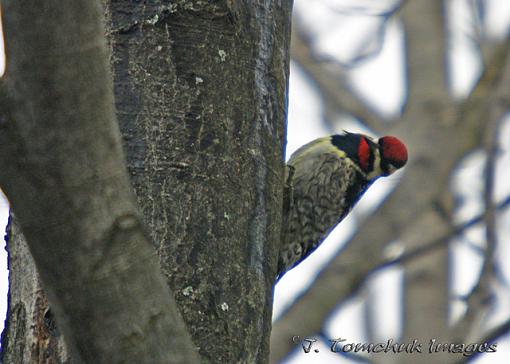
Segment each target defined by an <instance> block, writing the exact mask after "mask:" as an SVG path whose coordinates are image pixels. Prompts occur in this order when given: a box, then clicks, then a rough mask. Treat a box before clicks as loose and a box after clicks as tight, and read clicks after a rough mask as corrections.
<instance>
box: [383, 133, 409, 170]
mask: <svg viewBox="0 0 510 364" xmlns="http://www.w3.org/2000/svg"><path fill="white" fill-rule="evenodd" d="M379 146H380V148H381V154H382V158H384V159H386V160H387V161H389V162H390V163H391V164H392V165H394V166H395V167H397V168H401V167H403V166H404V165H405V164H406V163H407V148H406V146H405V145H404V143H402V142H401V141H400V140H398V139H397V138H395V137H393V136H384V137H382V138H380V139H379Z"/></svg>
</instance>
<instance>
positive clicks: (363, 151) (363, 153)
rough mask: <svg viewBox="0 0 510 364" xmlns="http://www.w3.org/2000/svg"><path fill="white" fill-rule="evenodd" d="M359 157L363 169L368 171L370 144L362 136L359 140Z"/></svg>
mask: <svg viewBox="0 0 510 364" xmlns="http://www.w3.org/2000/svg"><path fill="white" fill-rule="evenodd" d="M358 158H359V165H360V167H361V169H362V170H363V171H365V172H368V163H369V161H370V146H369V145H368V143H367V140H366V139H365V138H364V137H362V138H361V139H360V141H359V145H358Z"/></svg>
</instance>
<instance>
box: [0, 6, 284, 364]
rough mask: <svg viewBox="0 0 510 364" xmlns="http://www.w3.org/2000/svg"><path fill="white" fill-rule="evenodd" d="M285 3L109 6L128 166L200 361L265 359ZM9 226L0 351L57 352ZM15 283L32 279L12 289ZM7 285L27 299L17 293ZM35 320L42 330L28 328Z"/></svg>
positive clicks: (49, 358) (278, 176)
mask: <svg viewBox="0 0 510 364" xmlns="http://www.w3.org/2000/svg"><path fill="white" fill-rule="evenodd" d="M291 6H292V1H283V2H273V1H267V0H266V1H263V0H260V1H254V2H250V3H249V4H248V3H238V2H231V1H219V2H214V4H210V3H205V2H201V1H197V2H174V3H172V4H166V3H160V2H151V3H150V5H149V4H140V5H133V2H130V1H115V2H108V3H107V4H106V15H107V16H106V18H107V21H106V28H107V36H108V41H109V44H110V48H111V50H112V58H111V65H112V68H113V80H114V92H115V104H116V108H117V118H118V120H119V124H120V128H121V132H122V135H123V138H124V143H125V149H126V152H127V164H128V171H129V174H130V177H131V182H132V184H133V185H134V189H135V192H136V195H137V199H138V204H139V206H140V208H141V211H142V213H143V217H144V222H145V225H146V227H147V228H148V230H149V233H150V236H151V238H152V241H153V242H154V244H155V248H156V250H157V253H158V255H159V258H160V263H161V267H162V270H163V273H164V275H165V277H166V279H167V282H168V285H169V287H170V288H171V291H172V292H173V294H174V298H175V301H176V302H177V306H178V308H179V310H180V312H181V315H182V317H183V318H184V321H185V324H186V327H187V329H188V331H189V333H190V334H191V337H192V340H193V342H194V344H195V346H196V347H197V348H198V350H199V353H200V354H201V358H202V361H203V362H221V361H223V362H247V363H251V362H267V360H268V359H267V358H268V355H269V336H270V330H271V307H272V287H273V283H274V276H275V271H276V260H277V252H278V248H279V247H278V243H279V230H280V219H281V200H282V181H283V149H284V144H285V118H286V107H287V83H288V65H289V61H288V58H289V54H288V46H289V37H290V13H291ZM4 10H6V11H8V10H9V9H8V8H7V9H5V7H4ZM4 16H7V17H8V16H9V13H8V12H4ZM52 20H53V18H51V17H49V18H46V20H45V21H47V22H51V21H52ZM7 52H9V48H8V49H7ZM70 112H75V110H70ZM76 163H79V162H76ZM7 192H8V191H7ZM9 197H11V196H9ZM11 203H12V204H13V208H14V210H15V211H16V208H17V206H16V201H13V200H12V199H11ZM60 213H61V214H62V212H60ZM22 226H23V224H22ZM10 235H11V239H10V240H9V250H10V254H9V264H10V306H9V312H8V325H7V327H6V329H5V331H4V335H3V340H2V348H3V349H2V350H3V360H4V362H6V363H9V362H16V363H18V362H19V363H22V362H27V361H26V360H27V359H26V358H27V356H24V357H23V356H21V357H20V356H16V355H18V352H21V353H25V354H24V355H29V354H30V355H36V354H37V355H39V356H38V357H37V358H38V359H37V360H38V361H32V359H30V362H38V363H64V362H67V361H66V360H67V355H66V354H65V351H64V350H62V348H63V347H64V346H63V344H62V340H63V335H60V330H59V328H60V325H59V324H57V326H58V328H57V327H56V326H55V325H54V320H53V319H52V317H50V315H51V314H52V313H53V310H51V311H48V310H47V308H46V306H44V302H45V300H44V294H42V291H41V289H40V288H39V285H38V281H37V277H36V273H35V269H34V268H33V265H31V263H30V256H29V254H28V252H27V250H26V249H25V250H24V252H25V253H24V254H15V252H17V251H23V249H24V247H23V245H22V244H21V243H20V244H17V243H14V245H13V242H16V241H18V240H19V239H21V236H20V232H19V230H17V229H12V230H11V234H10ZM29 242H30V239H29ZM31 249H32V248H31ZM14 281H16V282H19V284H18V285H15V284H14V283H13V282H14ZM25 282H29V283H31V286H27V288H26V289H25V290H24V291H21V288H20V287H25V286H26V284H25ZM43 282H44V280H43ZM27 284H28V283H27ZM15 295H18V296H19V297H20V298H19V301H20V302H23V305H21V306H20V305H15V304H14V299H13V297H14V296H15ZM144 295H149V296H150V293H144ZM125 299H126V300H127V301H129V300H130V299H132V297H130V296H126V297H125ZM37 300H39V301H40V302H41V305H42V306H40V308H38V307H39V306H37V305H36V302H37ZM50 301H51V302H53V301H52V300H50ZM16 302H18V301H16ZM16 307H17V308H16ZM20 307H21V308H20ZM15 308H16V309H15ZM48 312H49V313H48ZM44 315H46V317H45V316H44ZM59 317H60V316H59V315H58V314H57V321H58V320H59ZM105 319H107V317H105ZM131 319H132V322H133V323H136V322H137V320H138V319H139V318H138V317H132V318H131ZM21 321H22V322H23V325H20V324H17V322H21ZM36 323H40V325H39V326H40V327H41V329H40V330H38V329H37V330H36V329H31V330H28V329H27V328H31V327H38V326H36ZM41 333H43V334H41ZM65 334H66V335H67V332H65ZM74 334H75V335H79V334H80V333H79V332H74ZM28 343H31V344H30V345H31V346H30V348H29V346H28ZM183 347H184V349H185V348H186V347H185V346H182V345H181V348H180V349H181V351H182V350H183ZM177 349H178V348H177ZM27 350H28V351H27ZM34 353H35V354H34ZM73 353H74V352H73ZM22 355H23V354H22ZM33 357H34V356H31V358H33ZM20 358H21V360H20ZM24 358H25V359H24ZM73 359H75V358H73ZM85 361H87V360H85ZM96 362H98V361H96Z"/></svg>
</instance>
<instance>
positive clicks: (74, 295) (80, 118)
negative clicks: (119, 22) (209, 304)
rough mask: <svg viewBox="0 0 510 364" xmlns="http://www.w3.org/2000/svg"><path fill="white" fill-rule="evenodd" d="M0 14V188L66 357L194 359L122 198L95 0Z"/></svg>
mask: <svg viewBox="0 0 510 364" xmlns="http://www.w3.org/2000/svg"><path fill="white" fill-rule="evenodd" d="M2 15H3V16H4V34H5V42H6V53H7V62H8V64H7V74H6V76H5V82H6V87H7V91H8V94H9V95H10V96H11V100H12V102H11V103H10V104H9V108H10V109H11V112H12V115H15V118H13V119H9V120H7V121H6V122H5V121H4V123H3V125H2V133H4V132H5V134H3V136H8V137H7V138H5V137H4V140H3V142H5V144H4V145H2V153H0V154H1V155H0V170H1V171H2V174H1V175H0V183H1V186H2V189H4V191H5V192H6V194H7V196H8V198H9V201H10V203H11V206H12V208H13V210H14V212H15V214H16V217H17V219H19V220H18V221H19V222H20V225H21V228H22V230H23V234H24V235H25V237H26V239H27V242H28V245H29V248H30V251H31V253H32V255H33V257H34V260H35V262H36V265H37V269H38V271H39V274H40V276H41V279H42V282H43V286H44V289H45V291H46V293H47V295H48V298H49V301H50V305H51V308H52V312H53V313H54V314H55V316H56V320H57V324H58V326H59V329H61V330H62V331H63V333H64V336H65V338H66V343H67V344H68V346H69V348H70V350H71V354H72V357H73V360H74V361H75V362H87V363H92V362H94V363H127V362H137V363H143V362H152V363H168V362H180V363H196V362H197V357H196V353H195V351H194V347H193V345H192V343H191V340H190V338H189V336H188V334H187V333H186V331H185V329H184V325H183V322H182V319H181V318H180V316H179V314H178V313H177V309H176V307H175V303H174V301H173V297H172V295H171V293H170V291H169V289H168V286H167V284H166V282H165V280H164V278H163V276H162V274H161V272H160V270H159V265H158V260H157V259H156V255H155V252H154V249H153V247H152V244H151V242H150V239H149V237H148V235H147V234H146V232H145V231H144V229H143V227H142V226H141V224H140V217H139V214H138V212H137V208H136V205H135V202H134V198H133V193H132V189H131V185H130V182H129V177H128V174H127V171H126V168H125V161H124V155H123V152H122V147H121V139H120V134H119V131H118V126H117V124H116V119H115V110H114V106H113V105H114V100H113V91H112V83H111V76H110V74H109V65H108V52H107V48H106V46H105V42H104V30H103V27H102V23H103V21H102V9H101V6H100V5H99V1H88V0H87V1H75V2H61V1H54V0H49V1H45V2H41V3H37V4H35V3H32V2H30V1H24V0H16V1H8V0H5V1H2ZM27 24H30V26H27Z"/></svg>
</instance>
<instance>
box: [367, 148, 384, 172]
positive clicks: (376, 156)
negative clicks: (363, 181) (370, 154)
mask: <svg viewBox="0 0 510 364" xmlns="http://www.w3.org/2000/svg"><path fill="white" fill-rule="evenodd" d="M382 173H383V171H382V169H381V155H380V154H379V149H376V150H375V152H374V169H373V170H372V172H370V173H369V174H368V175H367V178H368V179H373V178H376V177H379V176H380V175H381V174H382Z"/></svg>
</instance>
